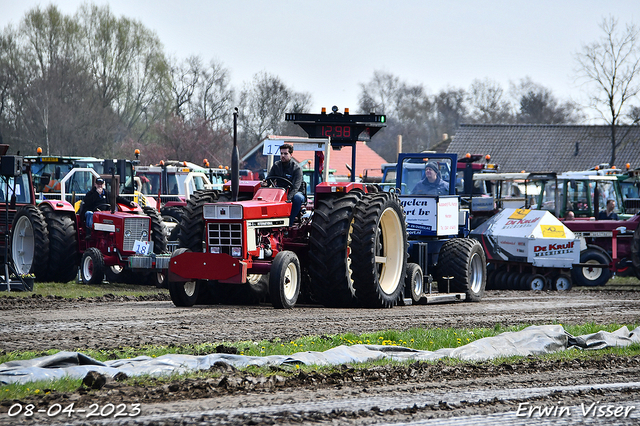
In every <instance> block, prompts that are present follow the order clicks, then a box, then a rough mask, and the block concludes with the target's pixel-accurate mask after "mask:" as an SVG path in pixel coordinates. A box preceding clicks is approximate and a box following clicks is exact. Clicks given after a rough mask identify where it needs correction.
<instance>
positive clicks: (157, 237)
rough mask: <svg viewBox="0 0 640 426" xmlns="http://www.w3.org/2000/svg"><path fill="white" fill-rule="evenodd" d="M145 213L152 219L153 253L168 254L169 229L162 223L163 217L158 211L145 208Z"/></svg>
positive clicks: (143, 209)
mask: <svg viewBox="0 0 640 426" xmlns="http://www.w3.org/2000/svg"><path fill="white" fill-rule="evenodd" d="M142 211H143V213H144V214H145V215H146V216H149V218H151V241H153V252H154V253H155V254H162V253H166V251H167V227H166V226H165V224H164V223H163V222H162V217H161V216H160V213H158V210H156V209H154V208H153V207H149V206H145V207H143V208H142Z"/></svg>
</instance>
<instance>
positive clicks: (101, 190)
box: [83, 178, 136, 230]
mask: <svg viewBox="0 0 640 426" xmlns="http://www.w3.org/2000/svg"><path fill="white" fill-rule="evenodd" d="M110 199H111V197H110V194H109V191H107V189H106V188H105V187H104V179H102V178H98V179H96V184H95V185H94V187H93V188H91V190H90V191H89V192H87V195H85V196H84V207H83V209H84V217H85V222H86V224H87V228H88V229H89V230H90V229H92V228H93V212H94V211H95V210H97V209H98V207H100V206H103V207H104V206H105V205H108V204H109V200H110ZM116 202H118V203H120V204H125V205H127V206H129V207H131V208H133V207H135V206H136V203H134V202H133V201H129V200H127V199H126V198H124V197H120V196H118V197H117V198H116Z"/></svg>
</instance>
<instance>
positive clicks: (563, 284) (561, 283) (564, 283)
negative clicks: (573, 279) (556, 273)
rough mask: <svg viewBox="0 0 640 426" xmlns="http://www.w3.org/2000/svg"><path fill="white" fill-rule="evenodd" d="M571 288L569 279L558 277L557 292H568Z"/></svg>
mask: <svg viewBox="0 0 640 426" xmlns="http://www.w3.org/2000/svg"><path fill="white" fill-rule="evenodd" d="M569 287H570V283H569V279H568V278H567V277H558V278H557V279H556V290H568V289H569Z"/></svg>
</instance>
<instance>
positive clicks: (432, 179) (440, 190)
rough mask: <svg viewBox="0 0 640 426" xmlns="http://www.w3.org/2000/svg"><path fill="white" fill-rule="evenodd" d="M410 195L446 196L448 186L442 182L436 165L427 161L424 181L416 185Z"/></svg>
mask: <svg viewBox="0 0 640 426" xmlns="http://www.w3.org/2000/svg"><path fill="white" fill-rule="evenodd" d="M411 194H412V195H448V194H449V184H448V183H447V182H445V181H444V180H442V175H441V174H440V168H439V167H438V164H437V163H435V162H433V161H429V162H428V163H427V164H426V166H425V168H424V179H422V180H421V181H420V182H418V183H417V184H416V186H415V187H414V188H413V190H412V191H411Z"/></svg>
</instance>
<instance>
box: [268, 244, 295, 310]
mask: <svg viewBox="0 0 640 426" xmlns="http://www.w3.org/2000/svg"><path fill="white" fill-rule="evenodd" d="M301 282H302V274H301V270H300V261H299V260H298V256H296V254H295V253H294V252H292V251H288V250H284V251H281V252H280V253H278V254H277V255H276V257H275V259H273V264H272V265H271V273H270V274H269V299H271V304H272V305H273V307H274V308H276V309H291V308H293V307H294V306H295V304H296V302H297V301H298V296H299V295H300V284H301Z"/></svg>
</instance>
